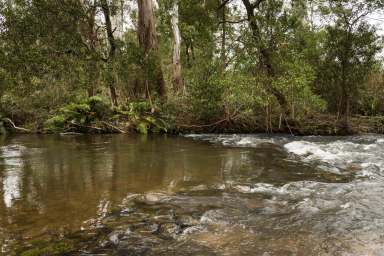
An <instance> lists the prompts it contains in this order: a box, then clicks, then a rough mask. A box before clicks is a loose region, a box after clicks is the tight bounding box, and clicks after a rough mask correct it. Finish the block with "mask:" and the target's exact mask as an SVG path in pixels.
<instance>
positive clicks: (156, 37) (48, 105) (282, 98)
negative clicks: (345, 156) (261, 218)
mask: <svg viewBox="0 0 384 256" xmlns="http://www.w3.org/2000/svg"><path fill="white" fill-rule="evenodd" d="M383 11H384V3H383V2H382V1H381V0H348V1H347V0H158V1H155V0H137V1H133V0H62V1H53V0H2V1H0V119H1V120H2V125H0V126H1V127H2V128H1V131H0V133H1V132H5V130H8V131H10V132H25V133H32V132H33V133H35V132H38V133H66V134H72V133H128V132H139V133H143V134H147V133H179V132H191V131H193V132H236V133H251V132H266V133H279V132H284V133H292V134H325V135H333V134H351V133H356V132H375V133H382V132H384V129H383V127H384V116H383V113H384V67H383V54H382V53H383V50H382V47H383V40H382V31H381V29H382V27H381V26H380V23H382V22H384V18H381V17H383V16H380V15H383Z"/></svg>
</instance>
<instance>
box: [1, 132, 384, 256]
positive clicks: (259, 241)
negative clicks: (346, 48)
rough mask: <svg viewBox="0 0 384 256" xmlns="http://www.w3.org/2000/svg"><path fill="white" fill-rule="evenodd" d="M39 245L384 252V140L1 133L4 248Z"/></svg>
mask: <svg viewBox="0 0 384 256" xmlns="http://www.w3.org/2000/svg"><path fill="white" fill-rule="evenodd" d="M37 240H39V241H43V240H46V241H56V242H57V241H61V240H62V241H66V242H68V241H69V243H70V244H71V246H70V252H68V253H67V254H66V255H181V256H183V255H261V256H272V255H284V256H285V255H378V256H379V255H384V137H380V136H377V135H366V136H359V137H289V136H273V137H271V136H265V135H189V136H185V137H169V136H168V137H167V136H156V137H150V136H149V137H140V136H74V137H60V136H16V137H6V138H4V137H3V138H1V137H0V254H3V255H17V254H19V253H21V252H22V251H23V250H29V252H30V253H31V249H35V248H37V247H39V246H41V245H37V244H36V241H37ZM68 250H69V249H68ZM49 254H50V253H46V255H49ZM52 254H53V253H52ZM24 255H43V254H39V253H36V251H35V254H26V253H25V254H24Z"/></svg>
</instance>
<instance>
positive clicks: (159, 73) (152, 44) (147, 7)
mask: <svg viewBox="0 0 384 256" xmlns="http://www.w3.org/2000/svg"><path fill="white" fill-rule="evenodd" d="M137 3H138V10H139V17H138V18H139V21H138V31H137V32H138V33H137V34H138V38H139V43H140V46H141V47H142V48H143V51H144V59H145V62H146V65H148V64H149V63H148V61H154V62H155V63H154V65H153V66H154V70H153V74H154V78H155V81H154V82H155V90H156V92H157V93H158V95H159V96H161V97H163V96H165V94H166V92H165V82H164V76H163V70H162V67H161V59H160V53H159V48H158V41H157V35H156V20H155V14H154V9H153V8H154V7H153V1H152V0H137ZM150 56H153V57H154V58H153V59H152V58H149V57H150ZM151 59H152V60H151ZM144 68H147V67H144ZM144 73H146V72H144ZM146 79H147V80H148V78H146Z"/></svg>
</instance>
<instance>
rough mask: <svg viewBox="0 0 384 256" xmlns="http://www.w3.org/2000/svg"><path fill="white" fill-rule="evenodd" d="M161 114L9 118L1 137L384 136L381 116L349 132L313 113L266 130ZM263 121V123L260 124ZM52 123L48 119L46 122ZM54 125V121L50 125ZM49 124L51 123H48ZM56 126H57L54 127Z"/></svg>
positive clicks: (355, 121)
mask: <svg viewBox="0 0 384 256" xmlns="http://www.w3.org/2000/svg"><path fill="white" fill-rule="evenodd" d="M159 116H161V115H158V114H153V113H149V114H148V115H143V116H142V117H135V119H136V120H132V119H131V120H130V118H129V117H128V116H126V117H125V118H122V117H120V118H119V119H117V120H110V121H102V120H97V121H94V122H89V123H87V124H84V123H81V122H79V123H76V122H75V121H73V120H72V121H71V122H70V123H69V124H67V125H65V126H66V127H65V128H64V125H61V124H59V126H62V129H61V128H60V127H54V128H52V127H50V128H48V129H47V128H46V127H44V125H42V124H40V125H39V124H31V123H30V124H26V127H28V128H24V125H25V124H20V125H16V124H15V123H14V122H13V121H12V120H11V119H9V118H4V119H2V122H0V134H5V133H31V134H52V133H53V134H55V133H56V134H62V135H77V134H113V133H129V134H134V133H139V134H147V133H168V134H186V133H225V134H231V133H242V134H250V133H268V134H275V133H277V134H279V133H283V134H293V135H299V136H300V135H323V136H333V135H354V134H367V133H372V134H383V133H384V117H379V116H377V117H371V116H353V117H351V118H350V132H348V133H346V132H345V131H344V130H341V129H339V128H338V119H337V116H334V115H325V114H316V115H312V116H308V117H307V118H306V119H305V120H284V121H282V120H276V121H275V122H270V123H269V125H268V127H267V125H266V124H265V120H263V119H264V118H259V119H258V118H254V119H249V120H231V119H222V120H212V121H210V122H201V121H195V122H192V121H191V120H189V121H186V120H181V119H180V120H179V119H176V120H175V119H174V120H172V122H170V121H169V120H163V119H160V117H159ZM263 121H264V122H263ZM50 122H51V123H52V120H48V121H47V122H46V123H50ZM54 122H57V121H55V120H53V123H54ZM51 125H52V124H51ZM54 125H57V124H54Z"/></svg>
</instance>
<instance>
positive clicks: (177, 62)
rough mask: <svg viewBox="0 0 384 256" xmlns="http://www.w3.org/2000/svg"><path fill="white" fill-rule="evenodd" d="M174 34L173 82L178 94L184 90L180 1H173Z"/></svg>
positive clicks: (172, 20)
mask: <svg viewBox="0 0 384 256" xmlns="http://www.w3.org/2000/svg"><path fill="white" fill-rule="evenodd" d="M171 24H172V32H173V68H172V82H173V88H174V90H175V91H176V92H178V91H181V90H182V88H183V81H182V77H181V57H180V48H181V35H180V29H179V4H178V0H174V1H173V7H172V19H171Z"/></svg>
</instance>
